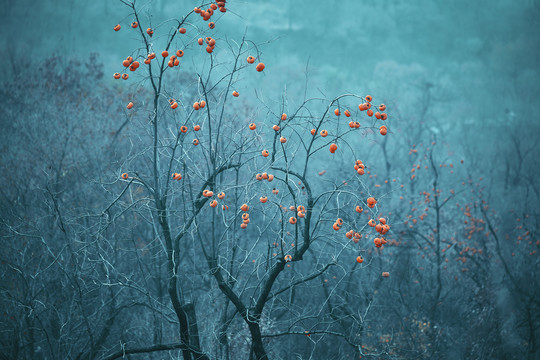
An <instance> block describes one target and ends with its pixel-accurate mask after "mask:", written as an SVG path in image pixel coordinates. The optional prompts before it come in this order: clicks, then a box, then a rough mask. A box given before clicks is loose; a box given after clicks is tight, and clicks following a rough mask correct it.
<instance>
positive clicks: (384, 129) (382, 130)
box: [379, 125, 388, 136]
mask: <svg viewBox="0 0 540 360" xmlns="http://www.w3.org/2000/svg"><path fill="white" fill-rule="evenodd" d="M379 132H380V133H381V135H383V136H384V135H386V133H387V132H388V128H387V127H386V126H384V125H383V126H381V127H380V128H379Z"/></svg>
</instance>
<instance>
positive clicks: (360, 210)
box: [355, 205, 364, 214]
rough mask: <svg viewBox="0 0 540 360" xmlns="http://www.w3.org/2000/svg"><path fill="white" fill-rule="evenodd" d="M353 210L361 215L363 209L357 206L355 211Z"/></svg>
mask: <svg viewBox="0 0 540 360" xmlns="http://www.w3.org/2000/svg"><path fill="white" fill-rule="evenodd" d="M355 210H356V212H357V213H359V214H361V213H362V212H363V211H364V209H362V207H361V206H359V205H356V209H355Z"/></svg>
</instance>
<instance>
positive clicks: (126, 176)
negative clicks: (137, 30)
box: [117, 30, 129, 180]
mask: <svg viewBox="0 0 540 360" xmlns="http://www.w3.org/2000/svg"><path fill="white" fill-rule="evenodd" d="M117 31H118V30H117ZM128 177H129V175H128V173H123V174H122V179H124V180H125V179H127V178H128Z"/></svg>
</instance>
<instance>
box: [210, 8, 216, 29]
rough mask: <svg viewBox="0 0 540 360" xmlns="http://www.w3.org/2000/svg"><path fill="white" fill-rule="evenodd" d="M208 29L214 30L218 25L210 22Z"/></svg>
mask: <svg viewBox="0 0 540 360" xmlns="http://www.w3.org/2000/svg"><path fill="white" fill-rule="evenodd" d="M212 5H213V4H212ZM208 27H209V28H210V29H213V28H215V27H216V24H215V23H214V22H209V23H208Z"/></svg>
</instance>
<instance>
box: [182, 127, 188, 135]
mask: <svg viewBox="0 0 540 360" xmlns="http://www.w3.org/2000/svg"><path fill="white" fill-rule="evenodd" d="M180 131H181V132H183V133H184V134H185V133H187V131H188V128H187V126H186V125H183V126H181V127H180Z"/></svg>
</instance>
